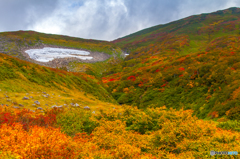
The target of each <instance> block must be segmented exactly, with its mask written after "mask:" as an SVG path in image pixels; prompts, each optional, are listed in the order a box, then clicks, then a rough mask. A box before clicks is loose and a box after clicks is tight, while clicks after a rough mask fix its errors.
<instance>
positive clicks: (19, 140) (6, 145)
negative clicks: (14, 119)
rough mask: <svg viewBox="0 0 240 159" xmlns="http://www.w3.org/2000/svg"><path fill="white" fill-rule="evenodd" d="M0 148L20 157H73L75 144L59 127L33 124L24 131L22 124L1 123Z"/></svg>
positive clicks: (75, 148)
mask: <svg viewBox="0 0 240 159" xmlns="http://www.w3.org/2000/svg"><path fill="white" fill-rule="evenodd" d="M0 138H1V139H0V141H1V142H0V150H2V151H3V152H9V151H10V152H11V153H13V154H16V156H19V157H20V158H29V159H31V158H32V159H33V158H53V159H55V158H73V157H74V156H76V150H77V145H76V144H74V142H71V141H72V139H71V138H70V137H68V136H66V135H65V134H63V133H61V131H60V129H56V128H44V127H39V126H34V127H31V128H30V129H29V131H28V132H27V131H25V130H24V129H23V125H22V124H19V123H13V124H12V125H11V126H8V125H7V124H3V125H1V129H0Z"/></svg>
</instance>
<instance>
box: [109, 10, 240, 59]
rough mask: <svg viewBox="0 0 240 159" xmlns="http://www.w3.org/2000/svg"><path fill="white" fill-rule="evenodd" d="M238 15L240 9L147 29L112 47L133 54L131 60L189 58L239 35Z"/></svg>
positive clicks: (129, 57)
mask: <svg viewBox="0 0 240 159" xmlns="http://www.w3.org/2000/svg"><path fill="white" fill-rule="evenodd" d="M239 15H240V9H239V8H229V9H227V10H221V11H217V12H213V13H210V14H206V13H205V14H201V15H194V16H190V17H187V18H184V19H180V20H178V21H174V22H171V23H168V24H165V25H158V26H154V27H151V28H148V29H144V30H142V31H139V32H137V33H133V34H130V35H128V36H126V37H123V38H119V39H117V40H114V41H113V43H115V44H117V45H118V46H120V47H121V48H122V49H123V50H125V51H127V52H129V53H130V56H128V59H131V58H135V57H139V56H140V55H152V54H155V55H156V54H161V56H163V54H166V56H168V55H176V56H179V55H186V54H189V53H192V52H196V51H203V50H205V49H206V47H207V45H208V43H209V42H210V41H212V40H213V39H214V38H217V37H220V36H224V35H235V34H239V30H238V29H239V24H240V22H239Z"/></svg>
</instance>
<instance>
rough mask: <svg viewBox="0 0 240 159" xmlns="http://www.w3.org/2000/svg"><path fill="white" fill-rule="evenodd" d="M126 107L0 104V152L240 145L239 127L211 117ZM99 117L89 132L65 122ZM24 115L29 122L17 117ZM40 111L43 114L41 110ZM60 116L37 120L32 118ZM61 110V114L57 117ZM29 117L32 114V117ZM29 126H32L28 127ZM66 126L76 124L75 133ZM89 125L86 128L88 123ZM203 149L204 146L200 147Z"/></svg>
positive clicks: (60, 153) (80, 153) (47, 154)
mask: <svg viewBox="0 0 240 159" xmlns="http://www.w3.org/2000/svg"><path fill="white" fill-rule="evenodd" d="M123 108H124V109H123V110H121V111H120V110H115V109H113V110H112V111H101V112H99V113H98V114H96V115H93V114H91V113H89V112H88V111H84V110H81V109H74V110H73V109H65V110H63V111H57V109H53V110H48V111H46V113H44V114H42V113H40V112H36V113H32V112H29V111H26V110H22V111H20V110H18V111H17V110H13V109H10V108H7V107H1V109H0V111H1V117H2V118H1V125H0V126H1V129H0V151H1V153H0V156H1V157H4V156H5V157H7V156H14V157H16V158H136V159H137V158H153V159H157V158H163V157H167V158H176V159H177V158H186V157H191V158H206V156H208V157H209V150H210V149H211V150H212V149H213V150H216V151H232V150H234V151H235V150H236V151H239V150H240V147H239V144H240V143H239V139H240V133H239V132H235V131H229V130H223V129H220V128H217V126H216V124H214V123H213V122H210V121H203V120H199V119H198V118H196V117H194V116H192V111H190V110H180V111H176V110H173V109H170V110H167V109H166V107H161V108H156V109H155V108H148V109H147V110H145V111H142V110H139V109H137V108H133V107H130V106H123ZM69 113H70V114H71V115H73V116H72V117H74V113H75V115H76V114H79V113H80V114H82V115H83V119H82V118H81V117H77V116H75V119H74V118H72V119H73V120H72V124H73V125H74V124H75V123H77V124H79V125H81V124H83V128H84V127H87V125H85V126H84V123H86V122H88V123H90V122H92V123H95V124H96V125H95V128H94V129H92V130H91V131H90V132H85V131H84V129H82V130H83V131H82V130H81V129H76V128H77V127H72V128H66V127H61V124H60V125H59V124H57V123H58V121H57V120H61V123H62V125H64V123H65V122H68V121H69V118H66V117H67V116H66V117H64V116H65V115H69ZM19 114H21V116H22V115H23V116H24V119H25V122H23V121H22V120H19V118H20V116H19ZM40 114H41V115H40ZM53 114H54V115H56V116H57V118H54V119H57V120H52V121H53V122H50V123H49V122H45V124H39V123H38V122H35V124H33V122H32V120H33V119H36V120H37V119H39V120H40V119H41V120H42V121H45V120H46V117H49V116H52V115H53ZM59 115H60V118H59V117H58V116H59ZM28 119H29V120H28ZM63 119H64V120H63ZM26 126H27V127H28V129H26V128H24V127H26ZM76 126H77V125H76ZM68 129H71V130H72V129H75V130H77V131H74V130H73V131H74V132H75V133H74V134H72V135H71V136H69V135H67V134H68V133H66V132H69V130H68ZM85 130H86V129H85ZM199 150H201V151H199Z"/></svg>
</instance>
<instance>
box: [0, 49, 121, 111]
mask: <svg viewBox="0 0 240 159" xmlns="http://www.w3.org/2000/svg"><path fill="white" fill-rule="evenodd" d="M0 74H1V76H0V97H1V98H0V104H3V105H9V106H17V107H19V106H20V107H19V108H21V107H23V108H30V109H33V110H34V109H36V108H37V107H41V108H51V107H52V106H53V105H57V106H60V105H68V106H71V103H73V104H76V103H78V104H79V106H80V104H81V105H82V107H83V106H84V105H85V106H86V105H88V106H90V105H93V106H94V105H96V104H98V105H101V103H104V102H111V103H116V102H115V100H114V99H113V98H112V97H111V95H110V94H109V93H108V92H107V91H106V90H105V89H104V88H103V87H102V86H101V84H100V82H99V80H98V79H96V78H95V77H94V76H91V75H88V74H85V73H77V72H67V71H64V70H59V69H55V68H49V67H44V66H40V65H37V64H34V63H30V62H26V61H23V60H19V59H17V58H14V57H11V56H9V55H5V54H2V53H0ZM24 97H27V98H28V99H27V100H24V99H23V98H24ZM34 101H39V102H40V104H34ZM22 105H23V106H22Z"/></svg>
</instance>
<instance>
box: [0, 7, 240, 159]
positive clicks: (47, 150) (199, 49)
mask: <svg viewBox="0 0 240 159" xmlns="http://www.w3.org/2000/svg"><path fill="white" fill-rule="evenodd" d="M239 26H240V9H239V8H229V9H226V10H220V11H217V12H213V13H205V14H201V15H193V16H190V17H187V18H184V19H180V20H178V21H174V22H171V23H168V24H163V25H158V26H154V27H151V28H147V29H144V30H141V31H139V32H136V33H133V34H130V35H128V36H125V37H122V38H119V39H116V40H114V41H111V42H108V41H99V40H90V39H81V38H74V37H68V36H62V35H53V34H44V33H38V32H35V31H17V32H2V33H0V52H1V53H0V105H1V106H0V126H1V129H0V137H1V140H0V141H1V142H0V158H89V159H90V158H101V159H105V158H126V159H128V158H129V159H130V158H131V159H132V158H134V159H135V158H136V159H138V158H151V159H157V158H173V159H174V158H175V159H180V158H182V159H185V158H215V157H217V158H238V157H237V155H231V156H226V155H218V156H211V155H210V151H211V150H214V151H228V152H233V151H234V153H235V152H240V146H239V145H240V122H239V120H240V115H239V113H240V107H239V105H240V101H239V99H240V93H239V92H240V82H239V81H240V72H239V68H240V67H239V64H240V47H239V46H240V34H239ZM44 47H51V48H55V49H74V50H81V51H85V53H86V52H87V54H85V55H81V56H89V57H93V58H92V59H90V60H83V59H77V58H76V57H66V58H57V59H54V60H52V58H53V57H49V59H50V60H49V59H47V58H45V59H44V58H43V59H42V60H41V61H37V59H38V58H39V57H38V58H37V55H36V57H35V60H33V59H31V58H30V57H31V56H29V55H28V54H27V53H26V52H25V51H26V50H31V49H42V48H44ZM88 53H89V54H88ZM44 54H45V53H44ZM61 54H64V53H61ZM74 55H76V53H74ZM38 56H41V55H38ZM58 56H60V53H58ZM51 60H52V61H51Z"/></svg>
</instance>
